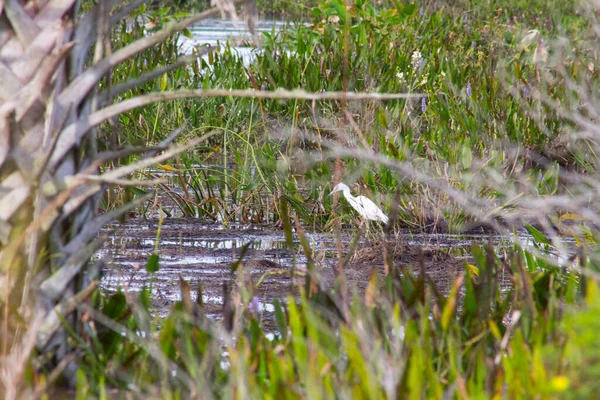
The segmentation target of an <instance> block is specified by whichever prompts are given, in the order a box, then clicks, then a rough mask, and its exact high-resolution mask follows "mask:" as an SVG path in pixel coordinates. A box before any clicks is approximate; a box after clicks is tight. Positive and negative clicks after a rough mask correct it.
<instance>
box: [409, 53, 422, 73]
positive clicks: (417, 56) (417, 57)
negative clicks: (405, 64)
mask: <svg viewBox="0 0 600 400" xmlns="http://www.w3.org/2000/svg"><path fill="white" fill-rule="evenodd" d="M410 58H411V64H412V66H413V68H414V69H418V70H419V72H420V71H421V67H422V66H423V56H422V55H421V52H420V51H417V50H415V51H414V52H413V53H412V55H411V56H410Z"/></svg>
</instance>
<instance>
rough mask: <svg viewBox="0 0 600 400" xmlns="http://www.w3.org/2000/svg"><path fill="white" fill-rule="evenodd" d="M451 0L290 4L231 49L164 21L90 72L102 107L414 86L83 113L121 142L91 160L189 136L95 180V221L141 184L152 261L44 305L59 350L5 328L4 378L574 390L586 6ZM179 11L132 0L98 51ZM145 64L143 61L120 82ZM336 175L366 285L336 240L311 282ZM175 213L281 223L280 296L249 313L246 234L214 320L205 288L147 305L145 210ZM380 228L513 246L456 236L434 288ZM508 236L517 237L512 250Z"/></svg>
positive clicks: (212, 390)
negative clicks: (524, 242)
mask: <svg viewBox="0 0 600 400" xmlns="http://www.w3.org/2000/svg"><path fill="white" fill-rule="evenodd" d="M288 3H290V4H291V3H294V4H295V3H296V2H284V1H277V2H275V7H280V8H281V10H279V9H277V10H274V11H276V12H277V13H278V14H279V12H281V11H282V10H283V11H285V9H286V7H287V5H288ZM300 3H301V2H300ZM451 3H452V5H446V4H443V3H440V2H425V3H424V4H423V5H417V4H412V3H410V2H405V1H380V2H369V1H362V0H356V1H352V2H345V1H342V0H326V1H320V2H310V4H308V3H304V4H301V6H297V5H296V6H295V7H297V8H294V11H292V12H291V14H293V15H295V16H299V17H302V18H303V20H298V21H296V23H290V24H289V26H287V27H286V28H285V29H282V30H275V29H273V30H272V31H271V32H266V33H263V34H260V46H259V47H257V48H256V49H255V51H254V58H253V59H252V60H251V61H250V62H249V63H245V61H244V59H243V58H242V57H241V56H239V54H237V53H236V51H235V50H234V49H233V46H232V44H229V43H219V46H218V49H216V50H215V49H214V48H208V47H206V46H197V47H196V48H194V49H193V51H192V57H188V58H186V57H185V56H182V55H181V54H179V53H180V47H179V43H180V42H179V41H180V36H177V35H175V36H174V37H171V38H169V39H167V40H165V41H163V42H162V43H160V44H158V45H155V46H152V47H149V48H147V49H145V50H143V51H140V52H139V53H137V54H135V55H134V56H132V57H130V58H128V59H127V60H126V61H124V62H123V63H121V64H120V65H118V66H117V67H115V68H114V69H113V70H112V72H111V73H110V74H105V75H103V78H102V80H101V81H100V87H101V88H112V89H113V90H114V92H113V93H112V95H113V96H114V99H113V100H114V103H119V102H122V101H125V100H127V99H131V98H134V97H136V96H140V95H144V94H146V93H150V92H170V91H176V90H198V89H201V90H209V89H225V90H229V89H253V90H255V91H256V92H257V93H262V92H266V93H269V92H272V91H276V90H278V89H288V90H296V89H302V90H303V91H304V92H305V93H311V94H315V93H316V94H318V95H322V96H325V95H327V94H328V93H331V92H345V91H348V92H354V93H364V92H369V93H371V92H377V93H408V94H410V95H412V96H409V97H407V98H401V99H392V100H385V101H381V100H374V99H370V100H364V101H351V100H348V99H345V98H340V99H335V100H326V99H317V100H305V99H303V98H302V96H301V95H300V94H299V95H298V96H297V97H298V98H297V99H292V100H289V99H288V100H282V99H278V98H269V96H265V98H257V97H247V98H242V97H237V96H227V97H223V96H221V97H218V96H214V97H202V95H201V94H199V95H198V96H197V97H193V98H187V99H183V100H181V99H176V100H167V101H163V102H156V103H153V104H151V105H147V106H144V107H140V108H135V109H132V110H128V111H126V112H123V113H121V114H120V115H119V116H118V117H116V118H115V119H113V120H112V121H110V122H109V123H106V124H104V125H102V126H101V127H100V129H99V130H98V133H97V134H98V138H99V139H100V140H99V143H98V145H99V147H100V148H99V149H98V150H99V151H109V150H111V149H114V148H115V147H122V148H123V149H124V150H123V152H122V154H121V153H119V157H114V159H112V160H110V161H105V162H104V163H103V164H102V166H101V167H100V169H101V170H102V171H103V172H109V171H112V170H115V169H116V168H118V167H123V166H127V165H130V164H133V163H136V162H137V163H139V162H140V161H141V160H142V161H143V160H144V157H146V156H140V155H139V154H140V153H139V152H128V151H127V149H130V148H132V147H136V148H137V147H143V146H146V147H153V146H154V148H155V149H156V151H159V150H164V148H165V146H166V144H165V143H168V141H169V140H171V139H173V138H174V137H175V136H174V135H173V132H175V133H176V134H178V140H181V141H182V142H183V141H188V140H190V139H196V140H197V141H199V140H200V139H197V138H202V142H201V143H200V145H198V146H195V147H193V149H192V150H189V151H186V152H180V153H179V154H178V155H176V156H175V157H172V158H171V159H170V161H166V160H160V162H161V163H160V164H158V165H157V166H156V167H153V168H151V169H142V170H139V171H137V172H135V174H133V175H135V178H136V179H148V180H149V179H155V180H156V179H158V181H157V182H156V184H154V185H151V186H150V188H149V187H148V186H141V185H136V184H129V185H121V186H119V185H114V184H112V183H113V182H110V181H107V182H105V183H107V184H108V183H110V184H111V185H107V190H106V191H105V192H104V194H103V196H102V198H101V199H99V201H98V204H97V205H98V206H99V208H100V209H101V211H102V212H103V213H104V215H111V214H110V212H111V211H113V210H118V209H121V207H122V206H124V205H127V204H133V203H131V202H132V201H137V209H136V210H135V215H134V218H154V216H158V218H159V229H158V232H157V240H156V249H155V251H154V252H153V253H152V254H148V259H147V263H146V271H147V272H148V273H149V274H151V276H153V278H151V279H150V282H149V285H148V287H145V288H143V290H141V292H139V293H131V292H126V291H123V290H118V291H117V292H113V293H107V292H105V291H102V290H101V289H95V290H93V292H91V294H90V293H86V294H85V295H84V296H82V297H81V298H80V299H79V300H80V301H79V305H78V307H77V311H76V313H77V318H78V324H72V323H70V322H69V321H68V320H67V318H70V317H69V316H68V315H62V314H60V313H59V317H58V318H60V319H61V321H62V322H63V323H64V325H65V327H66V329H67V330H68V333H69V344H68V346H70V349H72V350H71V351H70V352H69V353H68V354H66V356H65V357H64V358H63V359H61V360H57V359H53V354H44V353H43V352H41V351H40V354H33V355H31V357H29V358H28V360H29V361H26V360H25V359H27V357H21V358H19V357H17V356H15V354H18V355H19V354H20V353H18V351H17V350H19V349H20V347H19V345H14V346H13V349H12V350H11V351H13V353H11V354H12V355H11V357H12V358H10V357H8V355H7V354H8V350H7V349H6V348H5V349H4V350H3V355H4V356H5V357H4V359H3V368H2V374H0V377H1V379H2V380H1V381H2V384H3V385H4V386H3V388H4V389H3V390H6V391H7V393H13V394H14V393H15V392H16V389H15V388H18V389H20V390H23V393H24V394H23V395H24V396H27V395H30V394H32V393H33V394H38V395H39V394H42V393H44V392H51V391H52V390H54V388H55V387H60V386H62V385H65V386H70V387H71V388H72V389H73V390H74V391H76V396H77V398H82V399H83V398H88V397H100V398H108V397H113V394H114V393H113V391H117V392H118V393H119V395H122V396H127V395H132V396H134V397H136V396H137V397H141V396H147V395H150V396H157V397H166V398H182V397H183V398H273V399H275V398H404V397H406V398H415V399H416V398H500V397H501V398H530V397H533V398H557V397H561V396H562V397H566V398H582V397H589V396H592V395H593V393H594V391H595V389H596V387H597V386H598V382H599V380H598V378H599V373H598V371H597V367H596V366H595V364H596V359H597V357H598V354H600V353H598V352H600V340H598V338H597V337H596V332H597V325H598V320H600V319H599V318H598V316H599V315H600V314H599V313H600V286H599V282H598V272H597V270H598V265H599V264H598V262H599V260H598V256H599V254H600V252H599V251H598V246H597V237H598V227H600V215H598V210H597V207H596V204H597V202H598V195H597V193H600V190H598V189H600V186H599V185H600V184H599V183H598V182H600V180H598V179H597V178H598V175H597V168H596V160H597V158H596V157H597V156H596V154H597V152H598V150H599V149H598V147H597V143H598V134H597V132H598V122H597V117H596V113H597V111H596V110H597V109H598V108H597V107H598V105H599V104H598V100H597V98H596V96H597V89H598V88H599V87H600V79H599V77H598V75H597V68H598V62H599V60H597V55H598V52H597V50H598V49H597V43H596V36H595V35H596V33H595V32H596V31H595V30H594V29H597V27H598V25H597V21H596V20H595V19H594V14H593V13H592V12H590V10H592V9H591V8H586V7H591V6H588V5H587V4H583V5H575V4H573V2H562V1H549V2H546V1H530V2H522V1H519V0H508V1H502V2H501V1H486V2H483V1H481V2H478V1H475V2H467V1H457V2H451ZM577 7H580V8H577ZM291 8H292V7H291V5H290V9H291ZM582 10H583V11H582ZM142 16H143V17H144V18H141V17H142ZM184 16H185V14H183V13H181V14H174V13H173V12H172V11H171V9H168V8H163V9H159V10H150V9H148V8H146V7H145V6H142V7H141V8H138V9H137V10H135V11H133V13H132V14H131V15H130V18H129V19H128V20H127V21H124V22H122V23H121V24H120V25H118V26H117V27H116V29H114V30H113V32H112V35H111V36H110V43H111V46H110V47H111V49H112V51H114V52H117V51H118V50H119V49H122V48H125V47H126V46H127V45H129V44H131V43H133V42H134V41H135V40H137V39H139V38H141V37H144V35H147V34H148V33H149V31H151V30H152V29H161V27H163V26H166V25H167V24H168V23H169V21H171V20H177V19H179V18H181V17H184ZM147 20H150V21H151V22H152V23H151V24H147V23H145V22H146V21H147ZM184 34H187V33H186V32H184V33H182V35H184ZM182 57H183V58H182ZM170 65H175V66H174V67H172V68H171V67H169V66H170ZM160 68H164V69H162V70H161V69H160ZM157 69H159V73H156V74H155V76H154V78H155V79H151V80H149V81H147V82H140V84H138V85H136V86H135V87H128V86H124V83H125V82H127V81H129V80H130V79H131V78H136V77H143V76H144V74H147V73H152V71H156V70H157ZM121 89H123V90H121ZM125 89H126V90H125ZM103 93H106V92H103ZM109 99H111V96H107V97H106V98H100V100H101V101H104V102H106V103H110V100H109ZM138 165H139V164H138ZM1 166H2V165H1V164H0V167H1ZM342 180H343V181H345V182H348V183H356V187H355V188H352V189H353V192H355V189H356V188H358V190H359V191H360V192H361V193H362V194H363V195H366V196H367V197H370V198H372V199H374V200H375V201H376V203H378V204H380V205H382V206H383V207H382V208H384V210H385V213H386V214H387V215H389V217H390V224H389V225H386V226H385V227H384V228H383V229H379V228H378V229H376V230H375V231H376V233H374V234H373V233H372V232H371V234H370V235H368V237H367V239H368V240H373V241H375V246H380V247H377V251H378V252H379V253H378V254H377V255H378V258H377V259H378V260H379V259H381V260H383V261H381V262H379V261H377V262H375V261H372V262H371V264H369V262H366V263H365V268H369V269H370V270H371V271H372V273H371V274H370V278H369V280H368V282H365V285H364V287H363V288H362V289H358V288H356V287H351V286H349V285H348V284H347V281H346V278H345V276H344V266H345V265H347V263H348V262H350V260H351V256H352V254H345V253H344V252H345V251H346V250H347V249H346V248H344V249H343V248H342V245H341V244H339V246H338V254H337V255H336V256H337V257H338V262H337V263H336V265H335V266H334V267H333V268H334V270H335V276H336V281H335V284H333V285H329V284H328V283H327V281H326V280H325V279H323V278H322V276H321V274H320V271H319V268H318V265H317V264H318V261H317V260H316V257H315V255H316V253H317V251H318V249H316V248H311V245H310V243H309V242H308V241H307V240H306V237H305V235H304V232H305V231H308V230H315V231H320V232H333V233H332V235H336V238H337V240H338V242H339V234H340V232H341V231H342V229H343V227H348V226H350V227H351V228H350V229H351V230H352V234H353V237H354V238H355V240H354V241H352V243H351V245H350V250H349V251H350V252H354V250H355V249H354V247H353V246H356V245H357V243H358V242H359V239H361V238H362V236H363V233H364V232H363V231H362V229H363V228H362V227H359V228H357V229H356V228H354V226H355V224H354V223H353V222H355V221H356V220H357V218H356V215H355V214H353V211H352V209H351V208H350V207H349V206H348V205H347V204H346V203H344V202H343V201H340V202H338V197H337V196H328V194H330V192H331V189H332V187H333V185H334V183H338V182H340V181H342ZM135 182H137V181H135ZM117 183H122V181H119V182H117ZM145 196H149V197H150V200H148V199H147V198H146V197H145ZM181 216H183V217H196V218H202V219H203V220H212V221H215V222H218V223H220V224H222V225H223V226H224V227H225V228H227V227H228V226H230V225H235V224H265V223H267V224H277V226H278V227H281V228H282V229H283V231H284V234H285V237H286V241H287V242H286V243H287V247H288V250H289V251H290V252H292V253H293V252H296V253H299V252H302V253H303V256H304V258H305V260H306V265H305V266H304V265H303V266H301V267H300V266H298V267H297V266H296V263H294V268H292V269H291V271H290V272H289V276H290V281H291V282H292V284H291V285H290V286H291V288H290V295H289V296H288V297H286V298H282V299H276V300H275V301H274V303H273V310H272V311H273V312H271V311H267V310H265V309H264V307H263V308H261V307H260V301H261V299H260V298H259V296H258V295H257V287H259V286H260V285H261V283H262V278H261V279H260V280H259V281H254V280H253V276H251V275H250V274H248V273H247V272H246V264H247V263H248V258H247V257H244V256H245V254H246V251H247V250H248V247H244V248H242V249H241V251H240V253H239V254H238V255H239V260H238V261H237V262H234V263H232V265H231V270H230V282H231V284H230V285H229V286H227V285H226V286H225V287H224V288H223V309H222V316H221V318H220V319H219V320H218V321H215V320H214V319H213V318H210V317H209V316H207V315H206V313H205V312H204V306H203V304H202V299H203V297H202V287H201V286H200V287H191V286H190V284H189V282H186V281H185V280H183V279H181V280H180V282H179V286H180V292H181V294H180V301H178V302H176V303H175V304H174V305H173V307H172V309H171V311H170V312H169V314H168V316H167V317H165V318H161V317H158V316H156V314H155V313H154V310H153V298H152V297H153V295H154V293H155V292H154V291H153V280H154V279H156V278H155V277H154V275H153V274H155V273H156V272H157V271H158V270H159V269H160V267H161V261H162V259H161V254H160V246H159V243H160V226H161V225H162V224H166V223H167V221H168V218H169V217H181ZM342 223H346V224H345V225H342ZM400 229H408V230H410V231H411V232H427V233H434V232H437V233H440V232H441V233H448V232H450V233H463V232H474V231H475V232H480V233H481V232H483V233H491V232H493V233H494V235H496V234H504V235H505V238H507V239H511V238H514V243H513V244H511V245H510V246H508V247H504V248H503V249H502V251H500V250H499V249H497V248H494V246H493V243H492V238H491V236H490V238H489V240H488V239H485V238H482V239H481V242H479V243H473V244H472V247H471V249H470V253H469V254H468V255H467V256H466V257H464V259H462V258H461V259H459V260H458V262H459V263H460V265H461V268H460V269H459V271H458V273H456V274H455V275H453V276H452V279H451V281H450V282H449V284H448V285H447V287H443V288H442V287H440V285H438V284H436V282H435V281H434V279H432V278H431V276H429V275H428V274H427V270H426V269H427V266H428V265H429V264H428V263H426V262H425V261H426V260H424V256H423V254H422V253H417V254H418V255H417V256H416V257H415V260H414V262H413V263H411V264H412V265H411V266H410V267H405V266H399V265H398V263H397V260H396V259H395V258H394V257H395V251H396V250H395V248H388V247H390V246H388V244H389V243H394V241H396V242H400V241H402V240H404V239H403V237H402V235H400V234H399V232H400ZM403 232H404V231H403ZM517 232H520V233H526V234H527V235H529V237H530V238H531V241H532V242H533V243H534V245H533V246H530V247H527V248H525V247H523V246H520V243H519V241H518V237H517ZM292 238H296V239H297V240H298V242H299V245H298V246H296V247H294V246H293V243H292ZM403 245H404V243H403ZM391 247H393V246H391ZM380 249H381V250H380ZM381 253H383V254H381ZM40 257H51V256H49V255H43V256H40ZM330 258H332V257H330ZM433 262H435V260H434V261H433ZM500 271H502V274H507V276H508V277H509V278H510V285H509V286H508V287H507V286H506V285H504V284H502V283H501V282H500V279H499V274H500ZM86 279H87V278H86ZM92 289H94V288H92ZM6 304H8V303H6ZM6 307H8V305H6ZM73 310H74V308H73V309H71V311H73ZM15 313H17V311H15ZM3 315H4V317H5V318H8V317H7V315H8V312H6V313H5V314H3ZM33 325H34V324H33V323H32V326H33ZM31 329H35V328H31ZM3 333H4V335H5V336H6V335H7V332H6V331H4V332H3ZM15 336H18V335H15ZM27 340H28V339H27V338H26V339H24V341H23V342H24V343H25V344H23V345H22V346H23V348H27V346H26V344H27V342H26V341H27ZM5 342H6V339H5ZM32 343H33V342H32ZM30 346H31V347H33V345H32V344H31V345H30ZM19 351H20V350H19ZM14 359H19V360H21V363H22V364H23V365H25V367H23V370H22V371H20V372H22V374H21V375H22V376H17V377H15V376H13V375H11V374H10V373H9V372H7V371H8V367H7V364H6V362H7V360H9V361H10V360H14ZM65 360H66V361H65ZM73 365H75V366H76V367H75V368H73ZM7 388H10V389H11V390H12V391H11V390H8V389H7Z"/></svg>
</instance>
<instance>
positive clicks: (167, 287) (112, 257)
mask: <svg viewBox="0 0 600 400" xmlns="http://www.w3.org/2000/svg"><path fill="white" fill-rule="evenodd" d="M193 221H195V220H193V219H185V220H179V219H165V220H164V223H163V225H162V227H161V234H160V238H159V239H158V246H157V243H156V240H157V238H156V232H157V229H158V224H157V223H156V222H154V221H141V220H137V221H132V222H130V223H127V224H123V225H113V226H109V227H106V228H105V229H104V230H103V232H102V233H103V234H104V235H106V236H107V237H108V240H107V241H106V243H105V245H104V247H103V248H102V249H100V250H99V251H98V252H97V256H99V257H101V258H102V259H103V260H104V261H105V262H106V268H105V269H104V274H103V278H102V287H103V288H104V289H105V290H106V291H108V292H114V291H116V290H117V289H118V288H123V289H124V290H126V291H128V292H129V293H133V294H135V293H138V292H139V291H140V290H141V288H143V287H150V288H151V290H152V297H153V298H156V299H160V301H161V302H162V304H163V306H162V308H161V306H159V307H158V309H157V310H156V311H157V312H158V314H159V315H165V314H166V313H167V311H168V306H169V305H170V304H172V303H173V302H175V301H179V300H181V288H180V280H184V281H186V282H188V283H189V285H190V287H191V288H192V290H191V292H192V293H191V294H190V295H191V297H192V299H193V300H194V301H196V298H197V296H198V290H199V292H200V293H202V302H203V304H205V307H207V311H206V313H207V314H209V315H214V316H218V315H220V314H219V312H220V307H221V305H222V303H223V297H222V295H223V285H224V284H227V285H228V287H230V288H231V287H233V285H235V282H234V275H233V274H232V272H231V264H232V263H233V262H236V261H237V260H239V259H240V257H242V251H245V253H244V256H243V257H244V267H243V268H245V269H244V271H246V274H247V275H246V276H247V277H251V278H252V281H253V282H254V283H256V282H258V281H259V280H260V281H261V282H262V286H261V287H260V289H261V290H263V292H262V294H261V293H260V291H259V292H257V293H258V294H257V295H258V297H259V301H258V309H259V310H260V312H266V313H271V312H273V309H274V308H273V305H272V304H271V303H270V302H269V301H270V299H272V298H273V297H275V296H279V295H280V294H281V293H282V292H281V291H279V292H277V290H280V289H281V288H282V287H284V288H285V291H286V292H287V291H288V290H289V287H291V284H292V282H291V274H290V272H289V271H291V269H292V265H295V268H296V271H299V273H304V272H305V271H306V258H305V256H304V254H303V252H302V251H301V246H299V244H298V243H297V238H296V242H294V246H293V248H292V249H291V251H290V250H288V249H287V248H286V245H285V243H286V242H285V234H284V232H283V231H280V230H276V229H273V228H268V227H264V226H262V227H249V226H241V225H233V226H229V227H228V229H223V227H222V226H219V225H216V224H211V225H206V224H204V225H203V224H201V223H194V222H193ZM401 237H402V238H403V240H405V241H406V242H407V243H408V244H409V245H411V246H425V247H436V248H442V249H448V251H449V252H451V253H452V254H454V255H455V256H458V258H461V256H462V255H465V254H468V253H469V250H470V248H471V246H472V244H473V243H474V242H475V243H478V244H485V243H486V242H487V240H488V239H489V235H448V234H411V233H409V232H405V233H403V234H401ZM307 238H308V240H309V242H310V245H311V247H312V248H313V249H314V250H315V251H316V252H317V253H319V254H321V255H322V256H323V257H324V264H322V265H323V268H326V269H331V265H332V263H333V262H335V260H336V257H337V253H336V246H335V243H334V239H333V235H330V234H326V233H310V234H307ZM351 239H352V232H346V233H345V234H344V235H343V241H344V243H345V244H348V243H349V241H350V240H351ZM493 240H494V242H495V245H496V247H497V248H498V249H501V248H503V246H504V244H506V245H508V246H511V244H510V242H509V241H508V240H506V239H504V240H502V239H501V238H499V237H494V238H493ZM516 240H518V241H520V242H521V243H522V245H524V246H525V247H526V248H527V246H529V247H531V243H532V238H531V237H529V236H527V235H525V234H522V235H520V236H518V237H516ZM248 243H249V244H250V245H249V246H248V247H247V248H245V249H244V250H242V248H243V247H244V245H246V244H248ZM155 249H158V253H159V255H160V259H159V265H160V269H159V270H158V271H157V272H156V273H154V274H150V273H148V272H147V271H146V268H145V266H146V262H147V260H148V257H149V255H150V254H152V253H153V252H154V251H155ZM313 256H315V255H313ZM562 258H565V257H562ZM562 258H561V257H558V256H557V259H558V260H559V261H560V259H562ZM565 259H566V258H565ZM252 262H254V264H252ZM283 295H284V296H285V294H283ZM211 307H212V308H211Z"/></svg>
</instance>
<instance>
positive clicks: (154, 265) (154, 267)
mask: <svg viewBox="0 0 600 400" xmlns="http://www.w3.org/2000/svg"><path fill="white" fill-rule="evenodd" d="M158 269H159V263H158V253H152V254H151V255H150V257H148V262H147V263H146V271H148V272H150V273H155V272H158Z"/></svg>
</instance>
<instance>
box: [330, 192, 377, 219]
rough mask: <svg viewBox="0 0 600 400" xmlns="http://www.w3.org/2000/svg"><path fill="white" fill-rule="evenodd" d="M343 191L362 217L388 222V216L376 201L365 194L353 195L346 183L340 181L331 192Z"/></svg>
mask: <svg viewBox="0 0 600 400" xmlns="http://www.w3.org/2000/svg"><path fill="white" fill-rule="evenodd" d="M335 192H342V193H343V194H344V197H345V198H346V200H348V203H350V205H351V206H352V208H354V209H355V210H356V211H357V212H358V213H359V214H360V216H361V217H363V218H365V219H370V220H372V221H381V222H383V223H384V224H387V223H388V217H387V215H385V214H384V213H383V211H381V209H380V208H379V207H377V205H376V204H375V203H373V202H372V201H371V199H369V198H368V197H365V196H356V197H354V196H352V193H350V188H349V187H348V185H346V184H344V183H341V182H340V183H338V184H337V185H335V187H334V188H333V191H332V192H331V193H335Z"/></svg>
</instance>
